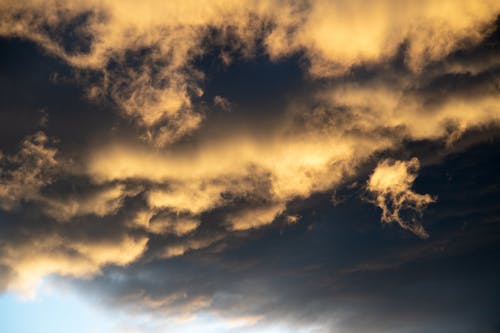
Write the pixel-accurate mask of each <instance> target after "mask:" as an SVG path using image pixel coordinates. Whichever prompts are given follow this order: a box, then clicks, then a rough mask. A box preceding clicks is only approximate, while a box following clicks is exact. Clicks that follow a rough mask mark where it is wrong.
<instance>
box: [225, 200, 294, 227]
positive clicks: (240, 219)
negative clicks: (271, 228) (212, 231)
mask: <svg viewBox="0 0 500 333" xmlns="http://www.w3.org/2000/svg"><path fill="white" fill-rule="evenodd" d="M284 210H285V205H284V204H282V203H278V204H271V205H266V206H264V207H257V208H246V209H244V210H243V211H239V212H236V213H232V214H230V215H229V216H228V221H229V223H230V225H231V228H232V229H233V230H246V229H252V228H258V227H261V226H263V225H266V224H270V223H271V222H273V221H274V219H275V218H276V216H278V215H279V214H281V213H282V212H283V211H284Z"/></svg>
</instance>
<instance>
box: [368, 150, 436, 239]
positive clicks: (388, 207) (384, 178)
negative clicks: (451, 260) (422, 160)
mask: <svg viewBox="0 0 500 333" xmlns="http://www.w3.org/2000/svg"><path fill="white" fill-rule="evenodd" d="M419 167H420V164H419V162H418V159H417V158H412V159H411V160H409V161H406V162H405V161H394V162H391V161H389V160H384V161H382V162H380V163H379V164H378V165H377V167H376V168H375V170H374V171H373V173H372V174H371V176H370V179H369V180H368V184H367V190H368V191H370V192H372V193H373V194H374V195H375V200H374V204H376V205H377V206H378V207H380V208H381V209H382V217H381V220H382V222H385V223H391V222H396V223H398V224H399V225H400V226H401V227H402V228H404V229H408V230H410V231H412V232H413V233H414V234H415V235H417V236H419V237H421V238H427V237H428V236H429V235H428V234H427V232H426V231H425V229H424V227H423V226H422V224H421V223H420V222H419V221H417V219H416V217H414V216H413V217H412V216H409V217H408V218H406V219H403V217H401V214H402V213H403V212H404V211H408V210H410V211H414V212H415V213H416V214H417V217H420V216H421V215H422V211H423V209H424V208H425V207H426V206H427V205H428V204H430V203H432V202H435V201H436V199H435V198H433V197H432V196H430V195H429V194H418V193H415V192H413V191H412V190H411V187H412V185H413V182H414V181H415V178H417V172H418V169H419ZM408 219H409V220H408Z"/></svg>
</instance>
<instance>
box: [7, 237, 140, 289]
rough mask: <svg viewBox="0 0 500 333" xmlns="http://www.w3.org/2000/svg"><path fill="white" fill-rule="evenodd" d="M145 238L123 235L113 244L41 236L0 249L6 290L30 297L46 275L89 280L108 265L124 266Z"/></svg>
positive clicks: (133, 256) (133, 258)
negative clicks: (7, 275)
mask: <svg viewBox="0 0 500 333" xmlns="http://www.w3.org/2000/svg"><path fill="white" fill-rule="evenodd" d="M146 243H147V238H144V237H140V238H132V237H128V236H125V237H123V238H121V239H118V240H117V241H109V240H108V241H106V240H104V241H99V240H91V239H74V240H72V241H68V239H65V238H63V237H61V236H59V235H55V234H53V235H50V234H49V235H45V237H43V238H38V239H31V240H29V241H28V242H25V243H21V242H17V243H7V244H3V246H2V247H1V250H2V258H1V259H0V263H1V264H2V265H4V266H6V267H9V268H10V271H11V277H10V279H9V282H7V288H8V289H12V290H16V291H18V292H21V293H22V294H24V295H25V296H27V297H32V296H34V294H35V292H36V286H37V284H38V283H39V282H40V280H41V279H42V278H43V277H46V276H48V275H50V274H59V275H61V276H73V277H79V278H90V277H91V276H93V275H96V274H98V273H100V269H101V268H102V267H103V266H105V265H109V264H114V265H121V266H123V265H127V264H129V263H131V262H133V261H134V260H135V259H137V257H139V256H140V255H141V254H142V253H143V251H144V250H145V247H146Z"/></svg>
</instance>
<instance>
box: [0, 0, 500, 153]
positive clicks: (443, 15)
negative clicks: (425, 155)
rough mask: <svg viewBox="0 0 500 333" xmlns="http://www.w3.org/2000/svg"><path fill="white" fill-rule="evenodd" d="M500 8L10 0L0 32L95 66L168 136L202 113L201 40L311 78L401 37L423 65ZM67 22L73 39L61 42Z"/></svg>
mask: <svg viewBox="0 0 500 333" xmlns="http://www.w3.org/2000/svg"><path fill="white" fill-rule="evenodd" d="M499 12H500V5H498V2H497V1H494V0H491V1H490V0H483V1H475V2H473V3H471V2H470V1H465V0H464V1H451V0H450V1H448V0H447V1H440V2H439V3H436V2H435V1H421V2H419V3H418V4H417V3H415V2H413V1H404V2H401V1H394V0H385V1H379V2H377V3H370V4H366V2H364V1H344V0H338V1H334V2H332V1H281V0H276V1H273V0H263V1H211V2H209V3H206V4H204V5H203V6H200V5H199V3H198V2H197V1H183V2H182V3H176V4H173V3H165V2H163V1H154V0H151V1H146V2H141V3H137V2H135V1H111V0H108V1H87V2H85V3H82V4H76V3H74V2H71V1H37V0H32V1H26V2H23V3H19V2H15V1H5V2H3V3H2V5H1V7H0V13H1V18H2V24H1V25H0V35H3V36H7V37H11V36H17V37H21V38H26V39H30V40H33V41H34V42H36V43H38V44H40V45H41V46H42V47H44V48H45V49H46V50H48V51H49V52H50V53H52V54H55V55H56V56H58V57H60V58H62V59H64V60H65V61H67V62H68V63H69V64H71V65H72V66H74V67H76V68H80V69H92V70H94V71H97V72H99V73H100V75H99V77H100V79H99V80H97V81H95V82H90V84H89V85H88V92H89V94H88V95H89V96H90V97H99V96H109V97H110V98H111V99H112V100H114V101H115V103H116V104H117V105H118V106H119V108H120V110H121V112H122V114H123V115H124V116H126V117H130V118H132V119H135V120H136V122H137V124H138V126H140V127H142V128H143V129H144V135H143V137H144V138H145V139H146V140H148V141H149V142H152V143H153V144H155V145H158V146H165V145H169V144H172V143H173V142H175V141H177V140H179V139H180V138H182V137H184V136H186V135H189V134H190V133H192V132H193V131H195V130H196V129H198V128H199V127H200V125H201V123H202V120H203V118H204V115H203V113H201V112H199V111H198V110H197V109H196V107H195V105H194V103H193V102H194V101H196V100H197V99H198V98H199V97H200V96H201V95H202V94H203V90H202V83H203V78H204V73H203V72H202V71H201V70H200V69H198V68H197V67H196V66H195V64H194V63H195V60H196V59H199V58H201V57H203V56H204V55H206V54H207V53H209V52H210V51H211V46H208V47H207V39H208V40H209V42H213V43H214V44H225V45H226V46H227V47H228V48H229V51H228V52H226V53H225V54H226V55H227V54H230V53H232V52H235V51H239V52H240V53H242V54H243V55H244V56H246V57H251V56H252V55H253V54H255V53H256V49H257V48H258V45H257V44H258V43H257V41H258V40H263V44H264V51H265V52H266V53H267V54H269V55H270V56H271V57H272V58H273V59H280V58H283V57H287V56H290V55H292V54H296V53H303V54H304V56H305V58H306V59H307V62H308V63H309V66H308V72H309V73H310V74H311V75H312V76H314V77H331V76H337V75H342V74H345V73H346V72H347V71H348V70H349V69H350V68H352V67H353V66H359V65H366V64H376V63H381V62H385V61H387V60H388V59H391V58H394V57H396V56H397V55H398V52H399V50H400V48H401V47H402V46H403V45H407V46H406V48H405V51H404V58H405V62H406V63H407V64H408V66H409V68H411V69H412V70H413V71H415V72H419V71H421V70H422V69H423V68H424V67H425V66H426V65H427V64H429V63H432V62H436V61H439V60H442V59H443V58H445V57H446V56H447V55H449V54H450V53H451V52H453V51H455V50H458V49H461V48H463V47H466V46H470V45H477V44H478V43H479V42H481V41H482V40H483V39H484V38H485V36H487V34H488V33H489V32H490V31H491V29H492V28H493V22H494V20H495V18H496V16H497V15H498V13H499ZM214 30H215V31H216V32H217V33H216V34H215V37H214V36H213V32H214ZM68 31H69V32H68ZM65 33H66V34H67V33H70V34H71V37H72V40H76V41H77V42H75V44H76V45H77V46H79V47H71V45H67V44H68V42H67V40H68V38H65V36H64V34H65ZM217 36H218V37H217ZM65 41H66V42H65ZM226 62H227V61H226ZM94 77H95V76H94ZM219 104H220V103H219ZM225 104H227V103H224V105H225Z"/></svg>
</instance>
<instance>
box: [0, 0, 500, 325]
mask: <svg viewBox="0 0 500 333" xmlns="http://www.w3.org/2000/svg"><path fill="white" fill-rule="evenodd" d="M499 13H500V5H499V4H498V1H488V0H484V1H475V2H471V1H447V0H445V1H440V2H436V1H426V0H424V1H420V2H418V3H417V2H414V1H393V0H385V1H378V2H370V3H367V2H366V1H357V0H355V1H343V0H338V1H322V0H319V1H286V0H276V1H210V2H208V3H204V4H201V5H200V2H199V1H194V0H193V1H182V2H177V3H174V2H168V1H141V2H137V1H127V0H124V1H110V0H105V1H93V0H92V1H87V2H85V3H76V2H71V1H41V0H32V1H24V2H15V1H3V2H2V3H1V4H0V35H1V36H3V37H9V38H10V37H19V38H22V39H27V40H31V41H33V42H35V43H36V44H37V45H40V46H41V48H42V49H43V50H44V51H45V52H47V53H48V54H50V55H54V56H56V57H58V58H59V59H62V60H63V61H64V62H66V64H68V65H69V66H70V68H71V70H72V71H74V73H75V79H76V80H77V82H78V84H79V85H80V86H79V87H80V88H81V89H82V90H85V91H84V92H82V94H85V95H86V97H88V98H90V99H91V100H92V101H93V102H94V103H95V104H93V106H95V107H96V108H98V107H99V106H102V105H106V101H109V100H111V101H113V103H114V106H113V109H117V110H118V113H119V114H120V115H121V116H122V117H124V118H125V119H126V120H128V121H130V123H133V124H134V126H136V127H138V128H139V129H140V130H139V132H140V133H139V134H138V135H136V134H137V131H134V130H133V129H131V128H130V127H129V126H128V124H129V122H128V121H126V122H119V121H117V122H115V123H113V126H115V127H114V129H113V130H112V131H111V130H110V131H109V132H110V133H109V135H107V136H99V135H98V134H96V133H88V134H89V137H91V138H92V139H89V140H88V141H85V143H84V145H85V147H81V146H78V147H76V148H74V147H73V146H72V145H71V143H72V142H73V141H74V138H72V137H71V135H74V134H73V133H71V135H68V137H67V138H64V139H67V140H68V141H67V142H68V145H66V146H65V145H64V144H62V145H61V147H59V146H58V148H54V143H53V142H52V140H50V139H49V138H48V137H47V135H46V134H44V133H41V132H39V133H36V134H35V135H32V136H27V137H26V138H25V139H24V141H23V142H22V144H21V146H20V149H19V151H18V152H15V153H13V154H6V155H2V157H1V159H0V172H1V175H0V208H1V209H2V210H3V211H2V212H1V214H2V220H3V219H4V217H5V220H6V221H8V222H9V223H4V224H2V225H0V229H1V230H2V233H0V235H1V236H0V288H7V289H15V290H22V291H25V292H30V291H32V289H33V286H34V285H36V283H37V282H38V281H39V280H40V279H42V278H43V277H45V276H48V275H60V276H65V277H73V278H75V279H77V280H84V279H88V280H87V282H88V283H89V284H92V283H98V282H96V281H100V280H99V279H102V280H106V279H108V278H109V279H111V280H113V274H112V273H113V272H117V271H118V272H121V273H122V274H123V275H121V276H120V279H116V280H113V282H112V286H113V287H115V286H117V289H118V290H115V289H113V288H105V289H106V291H107V292H109V293H110V294H113V293H114V292H116V294H114V295H115V296H123V295H124V294H126V295H127V296H129V297H128V298H127V297H124V298H120V297H117V298H116V300H117V302H118V303H119V302H124V303H127V302H128V303H133V304H139V307H140V306H144V307H145V308H148V309H154V310H155V311H158V313H160V314H161V313H166V314H168V315H173V316H178V317H179V318H184V317H189V316H190V315H192V314H194V313H198V312H203V311H206V310H207V309H210V310H213V309H215V312H214V313H216V315H220V316H221V317H224V318H235V321H236V322H235V325H236V326H238V325H240V323H243V324H242V325H245V323H249V325H258V324H259V323H260V322H261V321H263V322H264V321H265V320H266V318H267V319H268V317H269V318H285V317H287V315H289V313H299V314H301V315H303V317H301V316H298V317H297V318H299V319H296V318H294V319H290V320H291V321H294V322H295V321H300V320H302V319H303V318H313V319H314V318H318V317H319V316H321V315H323V311H325V309H327V312H330V313H328V317H329V318H331V314H332V313H333V310H337V308H335V307H332V306H330V307H325V306H323V305H325V303H328V304H330V303H329V302H328V301H327V300H326V299H327V298H328V296H330V295H333V294H334V295H336V297H338V300H340V301H342V300H345V299H346V298H348V299H352V298H356V297H358V296H359V294H357V293H356V292H352V291H350V292H346V293H343V290H341V289H342V288H343V287H345V288H348V287H349V285H348V286H347V287H346V286H345V285H342V284H337V282H338V281H340V282H344V283H345V281H343V280H342V278H339V279H338V280H335V279H333V278H331V277H332V276H336V275H337V273H339V272H350V273H352V274H355V272H357V271H361V270H363V269H364V270H365V271H369V272H373V271H379V270H380V271H383V270H385V269H387V268H393V267H395V266H394V265H393V263H394V260H392V259H391V260H389V263H386V262H385V261H384V260H381V261H380V262H381V263H378V262H375V263H374V262H370V261H369V260H368V261H367V262H366V263H365V261H364V260H358V261H360V262H362V264H360V265H357V266H356V265H354V268H351V270H349V267H347V268H346V267H339V266H342V263H344V262H347V261H349V260H351V259H352V260H355V261H356V260H357V259H359V258H356V257H342V254H343V253H347V254H346V256H348V255H353V256H355V255H356V253H358V252H357V251H360V252H362V249H361V247H360V249H358V248H356V249H354V250H353V247H352V244H358V243H359V240H358V239H354V240H353V239H343V236H340V237H339V236H337V238H335V235H334V234H327V236H328V237H329V238H323V239H322V238H321V237H327V236H323V235H318V234H315V237H318V238H314V239H313V237H311V239H313V240H314V241H316V240H317V239H320V240H321V241H322V242H324V243H328V244H332V245H331V246H332V248H327V249H326V250H328V251H325V252H327V253H330V254H331V253H336V254H337V253H340V254H338V256H339V257H335V258H333V259H334V260H330V259H331V258H328V260H323V262H322V263H319V264H317V263H316V262H317V261H318V260H317V259H318V258H317V257H318V256H319V257H320V256H321V254H318V253H310V252H308V251H309V250H310V249H315V248H316V249H318V248H317V246H319V245H316V242H314V243H307V244H305V245H304V246H301V247H299V248H300V249H301V250H300V251H295V250H294V257H287V256H286V253H285V252H287V251H288V248H286V246H289V244H294V246H295V244H304V243H303V242H308V239H309V238H308V237H309V235H311V234H313V233H314V232H315V231H314V229H315V228H316V226H317V225H319V226H320V227H321V219H322V218H323V219H328V220H329V217H317V216H316V215H314V216H313V215H307V214H304V212H302V211H296V210H298V209H296V207H297V206H300V204H299V203H302V202H303V201H308V202H309V203H308V204H310V205H314V204H315V200H316V197H317V194H321V193H323V192H329V193H327V194H328V196H329V197H331V195H330V193H331V192H332V191H335V190H337V189H339V188H340V187H342V186H344V185H346V184H347V183H352V182H353V181H356V180H359V178H361V177H362V176H363V172H364V168H366V167H367V165H371V163H377V162H378V165H377V167H376V168H375V169H374V170H373V173H372V174H371V176H370V178H369V181H368V183H367V185H366V189H367V190H368V191H369V192H370V193H371V195H373V202H374V203H375V204H376V205H377V206H378V207H380V208H381V209H382V221H383V222H384V223H394V222H396V223H398V225H400V226H401V227H402V228H404V229H407V230H410V231H411V232H413V233H415V234H417V235H418V236H420V237H422V238H425V237H427V232H426V230H424V228H423V226H422V224H421V223H420V222H419V221H418V218H419V217H420V215H421V214H422V211H423V209H424V208H425V207H426V206H427V205H428V204H430V203H432V202H434V201H435V200H436V199H435V197H433V196H431V195H429V194H418V193H416V192H414V191H413V190H412V186H413V183H414V180H415V179H416V177H417V172H418V169H419V166H420V162H419V160H418V159H416V158H415V159H411V160H408V161H405V160H396V161H393V160H391V159H383V160H381V161H378V159H379V156H392V155H393V154H394V155H397V154H403V153H401V152H400V151H399V152H396V151H397V150H404V149H406V145H407V143H408V142H416V141H417V142H425V143H429V144H432V145H435V146H439V147H441V145H443V146H444V147H445V148H443V149H445V150H446V149H448V148H449V147H451V146H452V145H453V144H454V143H455V142H457V141H458V140H460V138H461V136H462V135H463V134H464V133H467V131H471V130H475V131H480V130H481V128H483V127H485V126H492V125H493V126H496V125H498V124H499V120H500V99H499V97H498V96H499V91H498V90H499V88H498V87H499V85H498V82H499V74H498V65H499V63H498V61H497V60H496V59H498V54H497V52H496V51H495V50H496V49H495V48H494V47H493V51H484V50H483V49H481V48H485V47H486V46H485V45H486V44H483V43H486V42H484V41H485V40H487V38H491V32H492V30H493V29H494V28H495V19H496V18H497V16H498V14H499ZM497 24H498V23H497ZM219 53H220V54H219ZM213 56H215V58H222V60H221V62H222V64H221V65H222V66H223V68H224V70H228V71H230V70H231V64H235V63H237V62H238V61H239V60H242V59H243V60H244V61H243V63H246V62H247V61H249V60H250V61H253V60H255V59H257V61H268V60H269V59H271V60H270V61H271V63H270V65H276V66H279V64H278V63H279V62H280V61H289V60H290V61H291V59H295V58H296V57H298V58H299V60H298V61H297V63H295V62H293V64H294V66H297V67H300V68H298V69H297V70H299V69H300V70H302V71H303V72H304V73H305V74H306V75H304V77H301V79H302V81H301V82H300V83H301V84H300V87H299V88H298V89H297V90H292V91H286V92H285V94H286V95H287V96H286V98H285V99H286V103H283V105H278V103H276V105H272V108H266V107H262V109H260V107H256V108H258V109H257V110H250V112H248V113H251V116H252V117H253V116H255V117H256V118H257V119H258V125H257V126H255V127H252V126H250V125H249V126H248V128H246V126H247V123H246V121H247V120H248V118H250V116H248V118H246V117H247V116H246V115H244V113H245V112H240V110H239V109H240V104H239V103H238V105H236V104H231V103H230V102H229V101H231V102H232V101H233V98H232V97H231V94H227V95H226V94H225V91H224V89H221V90H222V91H220V92H219V91H216V93H217V94H218V95H215V93H214V94H213V95H212V94H207V95H209V96H208V97H206V96H204V93H205V92H204V88H205V85H208V84H210V79H211V78H209V77H207V76H206V75H207V74H206V73H205V72H204V70H205V68H203V65H202V64H203V63H204V60H205V57H213ZM263 59H265V60H263ZM293 61H295V60H293ZM274 62H276V63H274ZM217 65H218V64H217ZM271 72H272V71H271ZM271 75H274V74H271ZM239 79H241V80H248V81H249V82H250V83H249V84H253V83H252V82H251V81H252V80H250V79H251V78H247V77H240V78H239ZM278 81H279V80H278ZM281 83H283V85H284V86H287V85H286V82H279V84H281ZM226 84H229V85H230V84H232V82H228V83H226ZM257 84H258V83H257ZM222 88H224V87H222ZM270 89H273V87H271V88H270ZM215 90H217V89H215ZM242 93H246V92H245V91H243V92H242ZM214 95H215V97H214ZM270 95H271V97H270V98H271V99H273V100H274V98H275V96H274V94H273V93H272V94H270ZM222 96H225V97H222ZM226 96H227V97H226ZM257 97H258V96H257ZM276 97H279V98H276V100H280V101H281V99H280V98H281V96H276ZM235 101H236V99H235ZM264 102H267V101H264ZM264 102H263V103H262V104H265V103H264ZM207 104H210V105H212V104H213V106H215V107H216V108H220V109H222V110H226V111H227V110H228V109H230V108H231V112H222V113H218V114H217V115H214V114H212V113H211V112H210V111H208V110H207V108H206V105H207ZM244 108H245V105H242V109H244ZM275 109H276V110H275ZM47 112H48V113H51V112H52V110H50V109H48V110H47ZM242 114H243V115H242ZM240 116H241V119H242V121H241V122H242V123H243V125H241V128H244V127H245V129H244V130H240V128H239V127H238V126H233V125H234V123H232V121H234V119H236V118H237V117H240ZM51 117H52V115H51ZM233 117H235V118H233ZM272 117H275V119H273V120H272V121H271V118H272ZM51 119H52V118H51ZM123 123H126V124H127V125H123ZM214 123H215V124H214ZM264 124H265V126H261V125H264ZM205 125H207V127H206V128H205V127H204V126H205ZM210 126H212V127H210ZM49 128H50V127H49ZM115 130H116V131H115ZM120 131H121V132H120ZM70 132H71V131H70ZM215 132H217V133H216V134H214V133H215ZM116 133H119V134H116ZM123 133H125V134H124V135H123ZM94 135H95V137H94ZM125 136H126V138H124V137H125ZM82 140H83V139H82ZM85 140H87V139H85ZM144 141H145V143H144ZM64 143H66V142H64ZM446 145H448V146H446ZM68 147H69V148H68ZM73 149H74V150H73ZM447 152H448V151H447V150H446V152H445V153H443V154H446V153H447ZM403 155H404V154H403ZM422 155H425V152H424V153H422ZM75 156H76V158H75ZM410 156H412V155H410ZM419 157H421V156H420V155H419ZM424 157H425V156H424ZM397 158H398V159H400V157H397ZM421 160H422V161H424V158H422V157H421ZM422 163H424V162H422ZM349 190H352V191H353V192H355V188H349ZM337 201H338V200H335V202H337ZM346 201H348V200H346ZM294 207H295V208H294ZM341 207H342V205H341V204H339V205H337V207H336V208H338V209H342V208H341ZM314 210H316V208H314ZM320 210H321V209H320V208H317V211H318V212H319V211H320ZM318 214H319V215H320V214H321V213H318ZM281 219H283V221H284V222H288V223H273V222H281ZM299 219H300V223H298V220H299ZM343 219H345V218H344V217H342V216H341V217H339V220H343ZM357 219H358V217H351V219H350V220H352V221H356V220H357ZM276 220H278V221H276ZM348 220H349V219H348ZM350 220H349V222H351V221H350ZM311 221H314V225H313V223H312V222H311ZM10 222H11V223H10ZM332 223H338V222H336V221H334V222H332ZM276 226H279V227H280V228H282V229H281V230H280V237H281V235H286V234H287V233H290V234H292V235H293V234H295V235H297V233H298V232H299V231H300V230H302V229H301V228H302V227H303V226H306V228H307V229H304V230H307V231H304V234H300V235H299V236H297V238H288V239H287V240H288V243H287V242H282V241H280V240H279V239H276V238H272V235H270V234H272V232H269V233H268V234H266V237H271V239H272V243H275V244H277V246H276V247H269V248H267V247H266V246H268V245H267V242H268V239H267V238H266V237H262V238H261V239H260V240H261V242H260V243H259V244H258V246H264V250H262V251H260V250H259V249H256V248H252V247H251V245H252V243H251V241H252V237H260V236H262V235H263V233H264V232H266V231H271V230H273V228H275V227H276ZM363 227H365V226H363ZM366 228H369V227H366ZM323 230H324V229H323ZM370 230H371V229H370ZM4 231H5V232H4ZM341 231H345V230H340V231H339V233H338V234H342V232H341ZM364 232H365V231H364ZM304 235H306V236H307V237H306V236H304ZM376 236H377V237H378V238H380V234H376ZM286 237H287V236H283V238H284V239H285V238H286ZM360 237H361V236H360ZM345 243H349V244H351V247H344V248H343V247H338V248H337V247H335V246H337V245H336V244H345ZM367 243H368V245H366V246H370V244H369V243H370V242H367ZM242 244H244V245H242ZM287 244H288V245H287ZM318 244H320V245H321V244H322V243H321V242H319V243H318ZM445 244H447V243H446V242H445ZM254 245H255V244H254ZM278 245H279V246H282V248H280V247H279V246H278ZM306 245H307V246H306ZM391 245H394V244H391ZM239 246H241V248H242V250H241V251H240V252H238V249H239ZM246 246H248V247H246ZM384 249H385V250H386V251H390V250H392V249H387V248H384ZM259 251H260V252H259ZM436 251H437V250H436ZM367 252H369V251H365V252H364V253H365V254H366V253H367ZM417 252H418V251H417ZM431 252H432V251H431ZM303 253H306V254H307V256H305V255H303ZM233 255H234V257H231V256H233ZM367 256H368V257H369V255H367ZM282 258H284V259H285V260H282ZM353 258H354V259H353ZM323 259H324V258H323ZM396 261H397V262H398V267H400V266H403V265H404V262H405V258H403V259H401V258H399V257H398V258H397V260H396ZM325 262H326V264H325ZM401 262H402V263H401ZM287 264H288V266H286V265H287ZM292 264H293V265H292ZM116 266H119V267H116ZM292 266H293V267H292ZM304 267H308V268H307V269H306V268H304ZM311 267H312V268H311ZM324 267H329V268H328V269H330V270H328V271H323V269H324ZM163 268H165V270H162V269H163ZM167 268H168V269H167ZM309 268H310V269H309ZM149 269H151V271H149ZM254 269H255V270H254ZM315 270H317V271H319V272H321V273H324V274H319V275H321V276H319V275H318V276H315V275H314V274H313V273H311V272H312V271H315ZM158 271H159V272H160V273H158ZM110 272H111V273H110ZM275 273H279V274H275ZM308 274H311V275H308ZM346 275H348V274H346ZM269 276H272V277H273V279H269ZM275 276H277V278H276V280H274V277H275ZM381 280H383V279H381ZM284 281H285V282H287V283H285V282H284ZM332 281H333V282H334V283H333V282H332ZM80 282H81V281H80ZM288 282H289V283H288ZM313 282H314V283H313ZM378 282H380V281H378ZM382 282H383V281H382ZM82 283H83V282H82ZM120 283H123V287H124V289H126V291H123V290H119V288H120V287H122V285H121V284H120ZM309 283H310V284H311V285H313V287H311V286H310V285H309ZM298 284H300V285H301V286H304V288H303V289H302V288H296V286H297V285H298ZM375 284H377V285H378V284H380V283H375ZM336 288H339V289H340V291H339V289H336ZM111 289H112V290H111ZM138 290H139V291H138ZM276 290H277V291H276ZM290 295H291V296H290ZM346 295H347V296H348V297H344V296H346ZM275 296H276V297H275ZM361 298H362V297H361ZM290 299H291V300H293V302H291V303H289V302H288V300H290ZM311 300H319V301H318V302H317V303H315V304H312V303H314V301H311ZM303 301H304V302H303ZM328 304H327V305H328ZM303 305H304V306H303ZM342 310H345V309H340V310H339V311H342ZM217 311H219V312H218V314H217ZM268 315H269V316H268ZM341 315H342V313H341V314H340V315H339V316H341ZM238 318H239V319H238ZM313 319H311V320H313ZM285 320H286V319H285ZM329 320H330V319H329ZM340 326H341V324H340ZM387 331H389V330H387Z"/></svg>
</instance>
